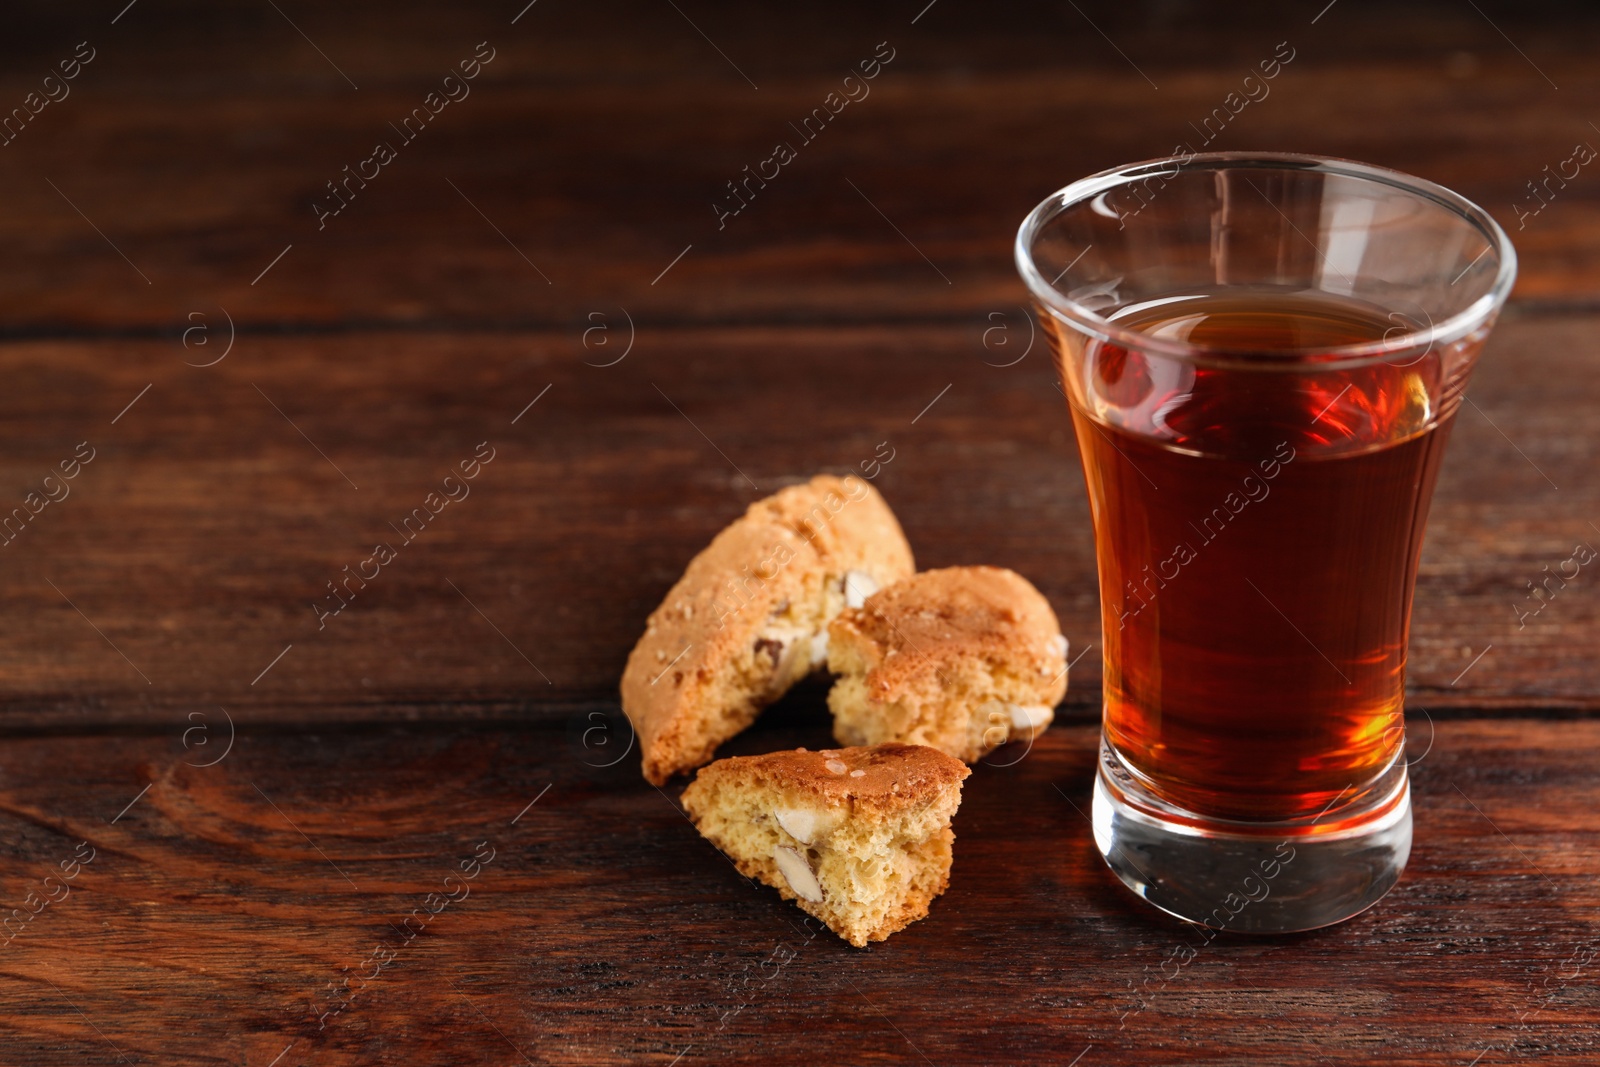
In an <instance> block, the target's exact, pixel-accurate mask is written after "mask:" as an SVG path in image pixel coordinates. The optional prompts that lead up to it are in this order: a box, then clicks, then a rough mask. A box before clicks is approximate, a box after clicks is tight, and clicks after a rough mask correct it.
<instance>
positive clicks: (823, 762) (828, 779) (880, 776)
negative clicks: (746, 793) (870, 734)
mask: <svg viewBox="0 0 1600 1067" xmlns="http://www.w3.org/2000/svg"><path fill="white" fill-rule="evenodd" d="M857 771H860V772H861V773H860V774H859V775H858V774H856V773H855V772H857ZM971 773H972V771H971V769H970V768H969V767H967V765H966V764H965V763H962V762H961V761H960V760H958V759H954V758H952V757H950V756H948V755H946V754H945V753H943V752H940V751H939V750H938V749H936V748H929V747H928V746H927V745H901V744H895V743H889V744H883V745H863V746H857V747H854V748H829V749H823V750H821V751H820V752H808V751H806V750H805V749H803V748H801V749H794V750H792V751H786V752H767V753H764V754H762V755H759V756H730V757H728V758H727V759H720V760H718V761H717V762H715V763H713V764H711V765H709V766H707V767H702V768H701V769H700V773H699V774H698V775H696V776H695V781H694V783H693V784H691V785H690V787H689V788H690V789H691V790H692V789H697V788H699V789H703V788H706V787H708V786H710V785H713V784H716V783H718V782H726V783H730V784H733V785H735V786H738V787H744V788H772V789H777V790H779V791H781V792H783V793H785V794H787V795H789V796H791V797H793V798H795V799H797V800H800V799H805V800H814V801H817V802H820V803H821V804H823V805H826V806H829V807H841V806H842V807H846V808H848V809H849V810H850V811H851V812H852V813H860V814H863V815H869V816H870V815H885V814H890V813H893V812H899V811H904V810H907V809H910V808H917V807H922V806H924V805H927V804H930V803H932V802H933V801H934V800H936V799H938V798H940V797H943V796H946V795H947V794H948V792H949V790H950V788H951V787H952V786H959V785H960V784H961V782H962V781H964V780H965V779H966V777H967V775H969V774H971ZM702 782H704V783H706V785H705V786H702V785H701V783H702ZM684 803H685V804H688V803H689V793H688V792H687V791H686V792H685V793H684Z"/></svg>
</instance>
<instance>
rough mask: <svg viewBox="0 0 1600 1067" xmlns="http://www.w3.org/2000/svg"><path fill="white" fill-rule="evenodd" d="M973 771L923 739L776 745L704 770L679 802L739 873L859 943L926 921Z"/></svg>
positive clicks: (942, 881) (945, 880) (944, 879)
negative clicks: (816, 747)
mask: <svg viewBox="0 0 1600 1067" xmlns="http://www.w3.org/2000/svg"><path fill="white" fill-rule="evenodd" d="M970 773H971V772H970V771H969V770H968V769H967V767H966V766H965V765H964V764H962V763H961V762H960V761H959V760H955V759H952V758H951V757H949V756H947V755H945V754H944V753H942V752H939V751H938V750H936V749H932V748H928V747H926V746H920V745H899V744H887V745H876V746H872V747H865V748H859V747H858V748H845V749H828V750H824V751H821V752H807V751H805V750H804V749H799V750H796V751H792V752H771V753H767V754H766V755H761V756H737V757H733V758H731V759H723V760H718V761H717V762H715V763H713V764H711V765H710V766H708V767H704V768H702V769H701V771H700V773H699V774H698V776H696V778H695V780H694V781H693V782H692V783H690V785H689V787H688V789H686V790H684V794H683V805H684V808H685V809H686V810H687V811H688V813H689V818H690V819H691V820H692V821H693V822H694V825H695V828H696V829H698V830H699V831H700V833H701V835H702V836H703V837H705V838H706V840H708V841H710V842H711V843H712V844H713V845H715V846H716V847H717V848H718V849H720V850H721V851H722V852H723V853H725V854H726V855H727V856H728V857H729V858H730V859H732V860H733V862H734V865H735V866H737V867H738V869H739V872H740V873H741V874H744V875H745V876H746V877H749V878H755V879H757V880H759V881H761V882H763V883H765V884H767V885H769V886H772V887H773V888H774V889H776V890H777V891H778V892H779V893H780V894H782V896H783V897H784V899H786V900H792V901H794V902H795V903H796V904H797V905H799V907H800V908H801V909H802V910H804V911H806V912H808V913H810V914H811V915H814V916H816V917H817V918H818V919H820V920H821V921H822V922H824V923H826V924H827V926H828V928H829V929H830V930H832V931H833V932H834V933H836V934H838V935H839V936H840V937H842V938H844V939H845V940H846V941H848V942H850V944H852V945H855V946H856V947H857V948H861V947H864V946H866V945H867V944H868V943H869V942H872V941H882V940H884V939H886V938H887V937H888V936H889V935H890V934H893V933H894V932H895V931H897V930H902V929H904V928H905V927H906V926H908V925H909V924H911V923H913V922H915V921H917V920H918V919H921V918H924V917H926V916H927V914H928V905H929V904H930V903H931V902H932V900H933V898H934V897H936V896H938V895H939V894H940V893H942V892H944V889H945V887H946V886H947V885H948V884H949V882H950V864H951V859H952V852H951V847H952V845H953V843H954V841H955V833H954V832H953V831H952V830H951V829H950V820H951V818H952V817H953V816H954V815H955V813H956V808H957V807H958V806H959V805H960V804H961V783H962V781H963V780H964V779H965V778H966V776H967V775H968V774H970Z"/></svg>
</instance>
